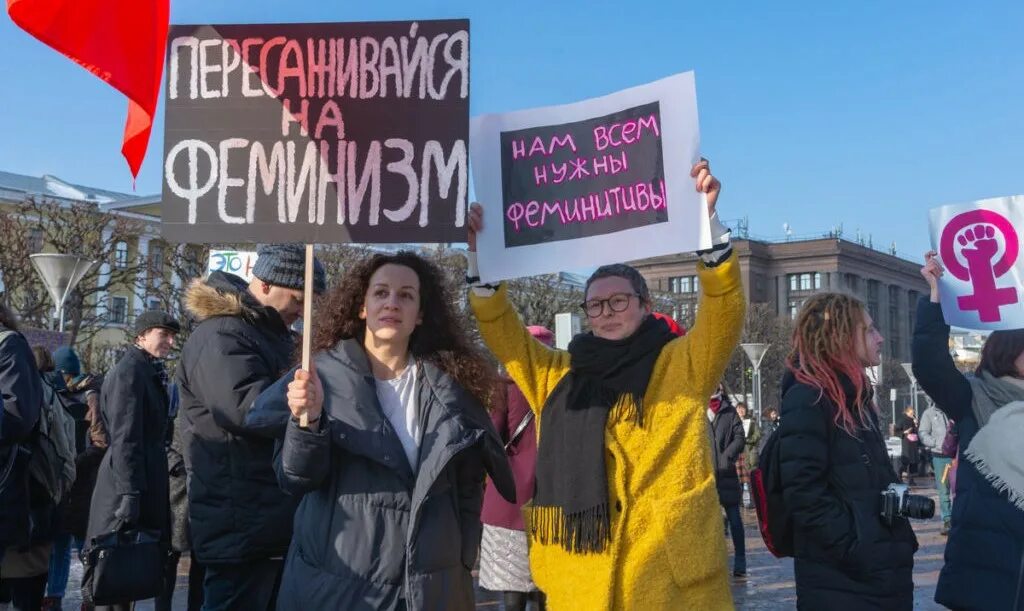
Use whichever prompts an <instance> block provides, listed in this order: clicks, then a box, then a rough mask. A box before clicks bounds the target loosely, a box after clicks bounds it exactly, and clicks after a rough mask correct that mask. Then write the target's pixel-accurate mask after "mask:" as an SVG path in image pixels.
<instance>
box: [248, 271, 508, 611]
mask: <svg viewBox="0 0 1024 611" xmlns="http://www.w3.org/2000/svg"><path fill="white" fill-rule="evenodd" d="M453 303H455V300H454V299H452V297H451V295H449V294H448V292H447V291H446V290H445V289H444V285H443V281H442V273H441V272H440V270H438V269H437V267H436V266H434V265H433V264H431V263H429V262H427V261H425V260H424V259H422V258H421V257H419V256H417V255H415V254H413V253H409V252H399V253H397V254H394V255H376V256H374V257H373V258H372V259H370V260H367V261H363V262H362V263H360V264H358V265H356V266H355V267H354V268H352V269H350V270H348V273H347V274H346V277H345V278H344V279H343V280H342V282H341V284H340V285H339V286H338V287H337V288H336V289H335V290H334V291H333V292H332V293H331V294H330V295H329V296H328V298H327V300H326V302H325V303H324V304H323V305H322V307H321V311H323V312H330V313H331V315H330V316H329V317H324V318H322V319H321V321H322V323H321V325H319V326H318V327H317V328H316V330H315V332H314V336H313V350H314V353H315V358H314V360H313V363H314V366H313V367H312V368H311V371H308V372H307V371H304V370H301V369H300V370H297V371H296V372H294V373H292V374H289V375H287V376H285V377H284V378H282V379H281V380H279V381H278V382H277V383H276V384H274V386H272V387H270V388H269V389H267V390H266V391H265V392H264V393H263V394H262V395H261V396H260V398H259V400H258V401H257V405H256V408H255V409H253V410H252V411H251V412H250V413H249V416H248V423H249V424H250V426H254V427H256V426H258V427H262V428H266V429H267V430H272V431H276V434H278V435H283V437H284V440H283V446H282V449H281V452H280V458H279V460H278V462H277V473H278V479H279V481H280V483H281V486H282V487H283V488H284V489H285V490H288V491H289V492H291V493H292V494H295V495H296V496H298V497H300V498H301V499H302V501H301V503H300V504H299V509H298V512H297V513H296V515H295V536H294V539H293V540H292V544H291V547H290V548H289V550H288V560H287V562H286V565H285V570H284V576H283V578H282V583H281V596H280V598H279V599H278V606H277V608H278V610H279V611H291V610H295V611H309V610H311V609H375V610H392V611H399V610H401V611H405V610H410V611H426V610H435V609H437V610H440V609H444V610H445V611H471V610H472V609H474V608H475V601H474V587H473V577H472V574H471V571H472V570H473V566H474V564H475V563H476V558H477V552H478V548H479V545H480V535H481V531H482V526H481V524H480V511H481V505H482V503H483V484H484V478H485V474H488V473H489V474H490V476H491V485H494V486H496V487H497V489H498V491H499V492H500V493H501V494H502V496H503V497H505V498H506V499H507V500H509V501H514V499H515V482H514V480H513V479H512V471H511V468H510V467H509V465H508V460H507V458H506V456H505V451H504V448H503V445H502V443H501V441H500V439H499V437H498V435H497V433H496V432H495V430H494V426H493V425H492V424H491V421H490V418H489V417H488V415H487V412H486V410H485V409H484V407H483V403H484V402H486V401H490V399H491V398H492V395H493V392H494V390H495V389H496V388H497V383H498V378H497V375H496V371H494V370H493V366H492V365H490V363H489V362H488V361H487V359H486V358H485V357H484V356H483V354H482V353H481V352H480V351H479V349H478V348H476V347H475V346H474V344H473V342H472V340H471V339H470V337H469V334H468V333H467V332H466V331H465V327H464V326H463V324H462V322H461V320H460V319H459V318H458V315H457V314H456V313H455V310H454V308H453V307H452V304H453Z"/></svg>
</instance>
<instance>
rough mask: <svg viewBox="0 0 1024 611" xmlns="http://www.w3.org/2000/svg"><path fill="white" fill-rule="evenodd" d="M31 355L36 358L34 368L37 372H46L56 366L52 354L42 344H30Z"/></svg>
mask: <svg viewBox="0 0 1024 611" xmlns="http://www.w3.org/2000/svg"><path fill="white" fill-rule="evenodd" d="M32 356H34V357H35V359H36V369H38V370H39V373H47V372H50V371H53V370H54V369H56V368H57V366H56V365H55V364H54V362H53V355H51V354H50V351H49V350H47V349H46V348H43V347H42V346H32Z"/></svg>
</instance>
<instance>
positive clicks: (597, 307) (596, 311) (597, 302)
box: [580, 293, 640, 318]
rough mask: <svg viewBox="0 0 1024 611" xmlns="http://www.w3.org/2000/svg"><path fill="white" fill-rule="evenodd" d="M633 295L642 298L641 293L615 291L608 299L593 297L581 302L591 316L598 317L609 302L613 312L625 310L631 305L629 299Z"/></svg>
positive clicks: (581, 305) (584, 309)
mask: <svg viewBox="0 0 1024 611" xmlns="http://www.w3.org/2000/svg"><path fill="white" fill-rule="evenodd" d="M633 297H636V298H638V299H639V298H640V295H638V294H636V293H615V294H614V295H612V296H611V297H609V298H607V299H591V300H589V301H584V302H583V303H581V304H580V307H581V308H583V311H584V312H586V313H587V316H589V317H590V318H597V317H598V316H600V315H601V313H602V312H604V304H606V303H607V304H608V308H609V309H611V311H612V312H625V311H626V308H628V307H629V300H630V299H632V298H633Z"/></svg>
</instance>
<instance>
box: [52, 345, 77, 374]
mask: <svg viewBox="0 0 1024 611" xmlns="http://www.w3.org/2000/svg"><path fill="white" fill-rule="evenodd" d="M53 368H54V369H55V370H57V371H59V372H61V373H66V374H68V375H70V376H79V375H82V362H81V361H80V360H78V355H77V354H75V350H74V348H72V347H71V346H61V347H60V348H57V349H56V350H54V351H53Z"/></svg>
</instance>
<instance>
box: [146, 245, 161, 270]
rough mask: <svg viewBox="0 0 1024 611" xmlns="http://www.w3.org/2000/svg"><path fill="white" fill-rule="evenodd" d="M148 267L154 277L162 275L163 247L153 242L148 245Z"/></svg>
mask: <svg viewBox="0 0 1024 611" xmlns="http://www.w3.org/2000/svg"><path fill="white" fill-rule="evenodd" d="M149 266H150V267H151V268H152V269H153V274H154V275H156V276H161V275H163V272H164V245H163V244H161V243H159V242H153V243H151V244H150V245H149Z"/></svg>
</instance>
